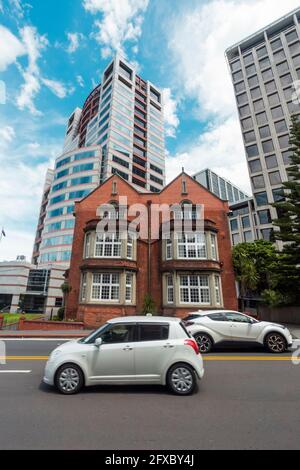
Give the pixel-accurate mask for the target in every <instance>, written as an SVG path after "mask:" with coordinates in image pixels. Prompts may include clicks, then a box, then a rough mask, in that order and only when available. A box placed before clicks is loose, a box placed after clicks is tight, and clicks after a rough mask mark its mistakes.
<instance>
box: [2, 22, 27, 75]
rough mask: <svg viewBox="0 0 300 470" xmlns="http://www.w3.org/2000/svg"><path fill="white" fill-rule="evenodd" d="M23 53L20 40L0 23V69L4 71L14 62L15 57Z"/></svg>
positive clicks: (24, 51) (23, 48)
mask: <svg viewBox="0 0 300 470" xmlns="http://www.w3.org/2000/svg"><path fill="white" fill-rule="evenodd" d="M25 53H26V50H25V47H24V45H23V44H22V42H21V41H20V40H19V39H18V38H17V37H16V36H15V35H14V34H12V33H11V31H9V29H7V28H5V27H4V26H2V25H0V71H1V72H4V71H5V70H6V69H7V67H8V66H9V65H11V64H13V63H15V62H16V60H17V58H18V57H19V56H22V55H24V54H25Z"/></svg>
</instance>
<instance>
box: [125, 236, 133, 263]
mask: <svg viewBox="0 0 300 470" xmlns="http://www.w3.org/2000/svg"><path fill="white" fill-rule="evenodd" d="M133 250H134V238H133V236H132V235H131V234H130V233H128V234H127V247H126V254H127V259H133Z"/></svg>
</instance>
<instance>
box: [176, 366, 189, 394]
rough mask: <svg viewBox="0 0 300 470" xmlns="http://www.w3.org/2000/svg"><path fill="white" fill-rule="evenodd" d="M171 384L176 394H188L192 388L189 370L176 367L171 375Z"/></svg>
mask: <svg viewBox="0 0 300 470" xmlns="http://www.w3.org/2000/svg"><path fill="white" fill-rule="evenodd" d="M171 380H172V384H173V387H174V388H175V390H176V391H177V392H181V393H183V392H189V391H190V390H191V388H192V386H193V376H192V374H191V372H190V371H189V369H186V368H185V367H178V369H175V370H174V371H173V373H172V378H171Z"/></svg>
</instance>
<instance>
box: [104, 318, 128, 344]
mask: <svg viewBox="0 0 300 470" xmlns="http://www.w3.org/2000/svg"><path fill="white" fill-rule="evenodd" d="M134 327H135V325H126V324H123V323H120V324H119V325H112V326H111V327H110V328H108V329H107V330H106V331H105V332H104V333H103V334H102V335H99V338H102V341H103V344H112V343H128V342H130V341H133V338H134V336H133V335H134Z"/></svg>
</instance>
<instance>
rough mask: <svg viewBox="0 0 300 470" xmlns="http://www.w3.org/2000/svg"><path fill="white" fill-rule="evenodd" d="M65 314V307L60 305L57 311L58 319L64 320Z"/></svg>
mask: <svg viewBox="0 0 300 470" xmlns="http://www.w3.org/2000/svg"><path fill="white" fill-rule="evenodd" d="M64 316H65V308H64V307H60V308H59V309H58V312H57V318H58V321H63V320H64Z"/></svg>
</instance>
